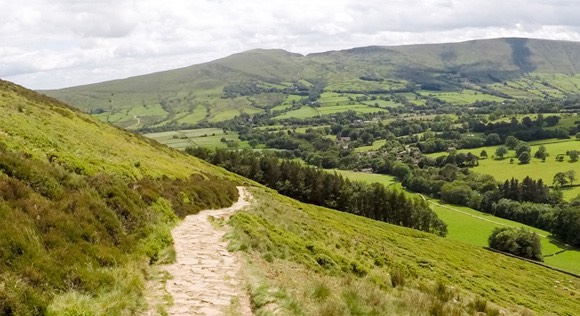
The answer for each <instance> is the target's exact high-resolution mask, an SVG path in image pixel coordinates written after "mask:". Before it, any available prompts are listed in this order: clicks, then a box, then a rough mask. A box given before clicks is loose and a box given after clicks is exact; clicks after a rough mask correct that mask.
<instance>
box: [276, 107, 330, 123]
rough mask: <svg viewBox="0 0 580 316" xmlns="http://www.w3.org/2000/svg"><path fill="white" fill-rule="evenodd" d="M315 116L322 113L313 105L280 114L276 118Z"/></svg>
mask: <svg viewBox="0 0 580 316" xmlns="http://www.w3.org/2000/svg"><path fill="white" fill-rule="evenodd" d="M315 116H320V113H319V112H318V110H316V109H315V108H313V107H311V106H303V107H301V108H299V109H298V110H293V111H289V112H286V113H284V114H282V115H278V116H276V117H275V118H274V119H278V120H282V119H287V118H299V119H302V118H309V117H315Z"/></svg>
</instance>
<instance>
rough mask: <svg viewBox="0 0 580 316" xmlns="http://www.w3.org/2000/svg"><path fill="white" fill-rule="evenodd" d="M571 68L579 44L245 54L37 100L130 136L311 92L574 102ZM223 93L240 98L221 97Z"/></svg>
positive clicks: (578, 61)
mask: <svg viewBox="0 0 580 316" xmlns="http://www.w3.org/2000/svg"><path fill="white" fill-rule="evenodd" d="M579 67H580V43H576V42H563V41H548V40H532V39H518V38H508V39H492V40H477V41H469V42H463V43H453V44H432V45H410V46H394V47H380V46H373V47H361V48H353V49H349V50H344V51H333V52H326V53H317V54H311V55H308V56H301V55H297V54H292V53H288V52H286V51H283V50H252V51H248V52H244V53H240V54H235V55H232V56H229V57H227V58H223V59H219V60H216V61H213V62H209V63H205V64H200V65H195V66H191V67H187V68H182V69H177V70H171V71H166V72H160V73H155V74H150V75H145V76H139V77H133V78H128V79H124V80H116V81H111V82H105V83H99V84H92V85H87V86H80V87H73V88H68V89H62V90H55V91H45V92H44V93H46V94H48V95H50V96H54V97H56V98H59V99H60V100H63V101H65V102H67V103H69V104H72V105H74V106H75V107H78V108H80V109H82V110H83V111H87V112H91V113H94V114H96V115H97V116H98V117H99V118H100V119H101V120H105V121H109V122H112V123H114V124H117V125H118V126H121V127H125V128H131V129H138V128H144V127H156V126H176V127H179V126H181V125H182V124H194V123H197V122H201V121H210V122H215V121H221V120H226V119H229V118H232V117H234V116H235V115H239V114H240V113H242V112H245V113H257V112H262V111H263V108H264V107H273V106H275V105H278V104H281V103H282V102H283V101H284V100H285V99H286V97H287V96H288V95H289V94H290V95H292V94H293V93H294V94H295V96H298V95H297V94H299V93H298V91H302V92H304V91H305V90H300V89H309V88H312V86H313V84H314V83H317V84H319V85H320V84H322V85H323V86H324V89H325V90H326V91H357V92H368V91H375V92H376V91H387V92H388V91H401V90H405V89H409V87H415V88H416V89H420V88H421V87H423V88H428V90H433V89H434V90H443V91H450V92H454V93H460V92H461V91H463V90H464V89H466V91H467V92H468V93H467V94H466V97H464V96H463V95H462V94H459V95H454V96H452V97H454V98H458V99H459V100H458V101H456V102H459V103H462V101H464V102H463V103H470V102H473V101H475V100H488V99H498V97H497V96H498V95H499V96H504V97H516V98H519V97H525V98H542V97H544V94H542V93H541V92H539V91H536V90H537V89H539V88H541V89H544V90H546V89H549V90H550V91H551V92H550V93H549V94H550V95H552V96H554V97H559V96H560V97H561V96H563V95H565V94H567V93H572V94H576V93H578V91H579V89H578V82H580V81H579V79H578V76H576V73H577V72H578V70H580V69H579ZM504 83H505V84H504ZM228 87H229V88H232V87H233V88H234V90H235V91H243V93H241V94H227V93H224V88H226V90H227V88H228ZM423 92H426V93H425V94H428V92H429V91H423ZM476 92H477V93H478V94H479V95H481V97H479V96H477V95H476V94H475V93H476ZM546 93H548V92H546ZM422 94H423V93H422ZM224 96H226V98H223V97H224ZM298 98H300V97H299V96H298ZM499 99H500V100H501V98H499Z"/></svg>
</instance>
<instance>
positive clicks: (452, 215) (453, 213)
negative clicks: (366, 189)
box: [336, 170, 580, 274]
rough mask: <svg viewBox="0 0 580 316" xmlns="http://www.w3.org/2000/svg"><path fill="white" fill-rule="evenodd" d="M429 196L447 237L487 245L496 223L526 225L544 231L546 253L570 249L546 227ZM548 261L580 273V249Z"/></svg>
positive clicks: (387, 181) (353, 175) (372, 178)
mask: <svg viewBox="0 0 580 316" xmlns="http://www.w3.org/2000/svg"><path fill="white" fill-rule="evenodd" d="M336 171H337V172H338V173H339V174H341V175H342V176H344V177H346V178H348V179H350V180H355V181H364V182H367V183H373V182H378V183H381V184H383V185H385V186H394V187H395V188H396V187H399V186H400V184H398V183H397V182H396V180H395V179H394V177H391V176H387V175H380V174H373V173H364V172H354V171H344V170H336ZM409 195H414V196H416V197H420V196H421V195H420V194H416V193H411V192H409ZM428 200H429V202H430V204H431V208H432V209H433V210H434V211H435V212H436V213H437V215H438V216H439V217H440V218H441V219H442V220H443V221H444V222H445V223H447V225H448V227H447V228H448V231H449V234H448V236H447V238H449V239H453V240H458V241H461V242H465V243H469V244H472V245H476V246H482V247H483V246H487V238H488V236H489V235H490V234H491V232H492V230H493V229H494V228H495V227H502V226H511V227H525V228H527V229H530V230H533V231H535V232H537V233H538V234H540V235H541V240H542V253H543V255H551V254H554V253H556V252H558V251H562V250H567V249H568V248H567V247H566V246H565V245H562V244H561V243H558V242H554V241H553V240H552V239H551V238H549V236H550V233H549V232H546V231H544V230H541V229H537V228H534V227H531V226H527V225H523V224H520V223H518V222H514V221H510V220H506V219H503V218H499V217H495V216H492V215H490V214H487V213H483V212H479V211H476V210H474V209H471V208H468V207H463V206H457V205H447V204H445V203H444V202H441V201H439V200H435V199H428ZM545 263H546V264H548V265H550V266H553V267H556V268H559V269H563V270H566V271H570V272H574V273H578V274H580V250H578V249H571V250H567V251H566V252H563V253H561V254H558V255H555V256H549V257H546V258H545Z"/></svg>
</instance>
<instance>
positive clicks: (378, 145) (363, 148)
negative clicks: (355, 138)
mask: <svg viewBox="0 0 580 316" xmlns="http://www.w3.org/2000/svg"><path fill="white" fill-rule="evenodd" d="M386 143H387V140H386V139H379V140H375V141H374V142H373V144H372V145H369V146H361V147H357V148H355V149H354V151H355V152H357V153H360V152H367V151H373V150H378V149H379V148H381V147H382V146H383V145H384V144H386Z"/></svg>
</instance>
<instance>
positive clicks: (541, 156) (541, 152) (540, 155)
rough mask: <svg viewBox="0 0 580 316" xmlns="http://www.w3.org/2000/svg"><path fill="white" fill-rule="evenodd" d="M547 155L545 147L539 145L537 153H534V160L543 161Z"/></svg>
mask: <svg viewBox="0 0 580 316" xmlns="http://www.w3.org/2000/svg"><path fill="white" fill-rule="evenodd" d="M547 155H548V153H546V146H544V145H540V147H539V148H538V151H536V152H535V153H534V158H537V159H545V158H546V156H547Z"/></svg>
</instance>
